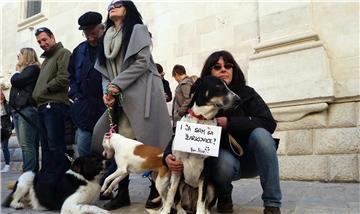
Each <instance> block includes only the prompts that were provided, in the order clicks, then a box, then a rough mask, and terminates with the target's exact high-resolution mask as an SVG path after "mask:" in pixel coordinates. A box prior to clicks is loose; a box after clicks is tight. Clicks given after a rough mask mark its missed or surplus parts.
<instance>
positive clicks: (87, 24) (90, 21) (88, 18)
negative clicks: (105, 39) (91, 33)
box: [78, 11, 102, 30]
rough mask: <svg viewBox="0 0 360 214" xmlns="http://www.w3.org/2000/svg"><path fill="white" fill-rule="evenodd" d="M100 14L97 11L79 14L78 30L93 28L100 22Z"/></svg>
mask: <svg viewBox="0 0 360 214" xmlns="http://www.w3.org/2000/svg"><path fill="white" fill-rule="evenodd" d="M101 20H102V16H101V14H100V13H98V12H93V11H89V12H86V13H84V14H83V15H82V16H80V18H79V20H78V23H79V25H80V27H79V30H86V29H89V28H93V27H95V26H96V25H98V24H100V23H101Z"/></svg>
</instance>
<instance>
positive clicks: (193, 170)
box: [161, 76, 239, 214]
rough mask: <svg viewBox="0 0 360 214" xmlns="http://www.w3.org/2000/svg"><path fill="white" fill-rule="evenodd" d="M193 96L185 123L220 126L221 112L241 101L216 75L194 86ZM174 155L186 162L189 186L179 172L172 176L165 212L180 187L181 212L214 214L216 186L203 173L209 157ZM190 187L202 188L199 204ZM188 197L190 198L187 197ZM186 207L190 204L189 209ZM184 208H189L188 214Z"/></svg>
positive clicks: (183, 119)
mask: <svg viewBox="0 0 360 214" xmlns="http://www.w3.org/2000/svg"><path fill="white" fill-rule="evenodd" d="M191 93H192V94H194V95H193V97H192V100H191V102H190V104H189V106H190V109H189V114H187V115H185V116H184V117H183V118H182V119H181V121H183V122H191V123H198V124H206V125H216V124H217V123H216V120H215V119H214V117H215V115H216V114H217V113H218V111H219V110H220V109H227V108H230V107H231V106H232V104H233V102H234V101H235V100H236V99H239V97H238V96H237V95H236V94H235V93H234V92H232V91H231V90H230V89H229V88H228V87H227V85H226V83H225V82H224V81H223V80H221V79H219V78H216V77H212V76H206V77H203V78H201V79H198V80H197V81H196V82H195V83H194V85H193V86H192V89H191ZM172 152H173V155H174V156H175V157H176V159H177V160H181V161H182V162H183V166H184V169H183V176H184V182H185V183H186V184H183V183H181V182H182V181H181V178H182V175H181V174H179V173H177V172H172V173H171V180H170V188H169V191H168V194H167V198H166V201H165V202H164V203H163V207H162V209H161V213H162V214H165V213H166V214H167V213H170V210H171V207H172V205H173V203H174V197H175V193H176V191H177V190H178V186H179V184H180V188H179V192H180V202H179V204H177V205H176V208H177V210H178V213H186V212H191V213H194V212H195V210H194V207H196V213H210V209H211V206H212V205H213V202H214V201H213V200H214V199H215V191H214V188H213V186H212V185H209V183H208V180H207V178H206V177H205V176H204V174H203V169H204V160H205V159H206V158H207V156H205V155H199V154H190V153H186V152H181V151H172ZM187 185H189V186H191V187H193V188H198V192H197V201H196V205H195V204H193V203H191V202H194V201H193V200H191V199H192V198H194V194H196V191H194V190H193V188H190V187H188V186H187ZM188 190H189V191H188ZM191 194H192V196H191ZM185 195H186V196H187V197H184V196H185ZM186 199H188V200H186ZM189 199H190V200H189ZM184 205H186V207H185V206H184ZM182 208H185V209H186V211H185V210H183V209H182ZM189 209H190V210H189ZM179 211H180V212H179Z"/></svg>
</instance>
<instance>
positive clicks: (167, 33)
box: [0, 0, 360, 182]
mask: <svg viewBox="0 0 360 214" xmlns="http://www.w3.org/2000/svg"><path fill="white" fill-rule="evenodd" d="M135 3H136V5H137V6H138V9H139V11H140V12H141V14H142V15H143V18H144V22H145V23H146V24H147V25H148V28H149V30H150V31H151V33H152V38H153V47H152V52H153V56H154V60H155V61H156V62H158V63H160V64H162V66H163V67H164V70H165V73H166V75H165V78H166V79H167V80H169V82H170V85H171V88H172V90H174V89H175V87H176V85H177V83H176V81H175V80H174V79H173V78H172V77H171V69H172V67H173V66H174V65H175V64H183V65H184V66H185V67H186V69H187V71H188V73H189V74H190V75H193V74H195V75H199V74H200V71H201V68H202V65H203V63H204V61H205V59H206V57H207V56H209V54H211V53H212V52H213V51H215V50H222V49H224V50H228V51H230V52H231V53H232V54H233V55H234V57H235V59H236V60H237V62H238V63H239V65H240V67H241V68H242V70H243V71H244V73H245V76H246V79H247V81H248V84H249V85H250V86H252V87H254V88H255V89H256V91H257V92H258V93H259V94H260V95H261V96H262V97H263V98H264V100H265V101H266V102H267V103H268V105H269V106H270V108H271V111H272V112H273V114H274V117H275V118H276V119H277V120H278V127H277V130H276V132H275V136H277V137H280V138H281V141H280V148H279V150H278V154H279V162H280V172H281V173H280V174H281V178H282V179H291V180H318V181H331V182H339V181H345V182H359V181H360V178H359V171H360V170H359V169H360V157H359V142H360V133H359V126H360V119H359V111H360V104H359V100H360V89H359V85H360V84H359V80H360V78H359V59H360V58H359V40H358V38H359V3H358V2H357V1H353V2H352V1H347V2H319V1H301V2H297V1H294V2H281V3H279V2H278V3H274V2H264V1H257V0H254V1H246V2H245V1H238V2H236V1H233V2H220V1H219V2H180V1H179V2H178V1H169V2H142V1H135ZM106 6H107V2H101V1H98V2H83V3H82V2H56V1H49V0H48V1H43V10H42V14H41V17H40V18H39V17H38V19H35V20H23V19H22V18H21V17H22V15H21V14H22V13H23V11H22V9H21V8H22V7H23V1H20V2H14V3H13V2H5V3H2V11H1V14H2V15H1V18H2V22H1V23H2V27H1V48H0V55H1V59H0V70H1V71H2V76H3V78H2V81H3V82H4V83H5V84H6V82H7V78H8V76H9V75H11V73H12V72H13V68H14V67H15V60H16V54H17V52H18V50H19V49H20V48H21V47H24V46H31V47H33V48H35V49H36V50H37V52H38V54H41V53H42V51H41V50H40V48H39V47H38V45H37V44H36V41H35V38H34V36H33V30H34V29H36V28H37V27H41V26H47V27H49V28H51V29H52V30H53V32H54V34H55V36H56V39H57V40H58V41H61V42H62V43H63V44H64V46H65V47H67V48H68V49H70V50H72V49H73V48H74V47H75V46H76V45H77V44H78V43H79V42H80V41H82V40H84V38H83V37H82V36H81V32H80V31H79V30H77V27H78V26H77V18H78V17H79V16H80V15H81V14H82V13H83V12H85V11H88V10H95V11H98V12H100V13H102V14H103V16H104V17H105V15H106ZM8 17H14V18H13V19H9V18H8ZM16 17H17V18H16ZM169 107H170V106H169ZM170 109H171V108H170Z"/></svg>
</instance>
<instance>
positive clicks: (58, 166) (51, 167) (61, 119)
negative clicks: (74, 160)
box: [38, 103, 69, 172]
mask: <svg viewBox="0 0 360 214" xmlns="http://www.w3.org/2000/svg"><path fill="white" fill-rule="evenodd" d="M38 112H39V121H40V123H39V124H40V129H41V130H42V133H41V134H40V137H41V152H42V159H41V171H42V172H63V171H66V170H67V169H68V167H69V163H68V161H67V159H66V157H65V152H66V143H65V118H66V115H67V113H68V107H67V106H66V105H65V104H62V103H50V106H48V105H47V104H44V105H41V106H40V107H39V109H38Z"/></svg>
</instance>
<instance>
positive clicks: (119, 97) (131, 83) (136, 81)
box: [92, 0, 173, 210]
mask: <svg viewBox="0 0 360 214" xmlns="http://www.w3.org/2000/svg"><path fill="white" fill-rule="evenodd" d="M150 46H151V37H150V33H149V31H148V29H147V27H146V26H145V25H143V22H142V17H141V15H140V13H139V12H138V10H137V9H136V6H135V5H134V3H133V2H131V1H119V0H114V1H112V2H111V4H110V5H109V7H108V18H107V21H106V31H105V34H104V36H103V38H102V42H101V44H100V46H99V49H100V52H99V57H98V60H97V63H96V64H95V68H96V69H97V70H98V71H100V73H101V74H102V79H103V89H104V96H103V100H104V103H105V105H106V106H107V107H108V108H110V109H112V113H113V117H112V119H113V122H114V120H116V124H117V125H118V126H117V127H118V132H119V133H120V134H122V135H124V136H126V137H128V138H133V139H137V140H138V141H140V142H143V143H145V144H148V145H152V146H157V147H160V148H165V146H166V145H167V143H168V142H169V141H170V140H171V137H172V134H173V133H172V130H171V123H170V118H169V113H168V110H167V106H166V101H165V98H164V96H163V94H164V89H163V86H162V82H161V78H160V75H159V73H158V72H157V70H156V66H155V63H154V61H153V58H152V55H151V52H150ZM109 125H110V120H109V118H108V113H107V111H106V112H105V113H104V115H103V116H102V117H101V118H100V119H99V121H98V122H97V124H96V126H95V128H94V137H93V143H92V144H93V145H92V149H93V150H94V151H97V152H101V151H102V146H101V143H102V138H103V136H104V134H105V132H107V131H108V130H109V128H110V127H109ZM159 128H160V129H159ZM159 130H161V131H159ZM128 184H129V178H128V177H127V178H125V179H124V180H122V181H121V182H120V184H119V188H118V194H117V196H116V197H115V198H113V199H112V201H110V202H109V203H107V204H105V205H104V206H105V209H108V210H112V209H117V208H119V207H121V206H127V205H129V204H130V199H129V192H128ZM151 190H152V191H151V193H150V195H151V197H149V199H152V197H153V196H156V194H155V193H154V190H156V189H155V187H154V185H152V188H151ZM157 205H159V204H154V203H152V202H151V200H148V202H147V204H146V207H147V208H153V207H155V206H157Z"/></svg>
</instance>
